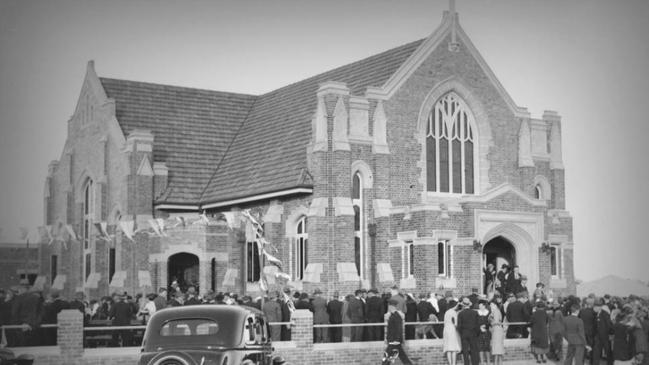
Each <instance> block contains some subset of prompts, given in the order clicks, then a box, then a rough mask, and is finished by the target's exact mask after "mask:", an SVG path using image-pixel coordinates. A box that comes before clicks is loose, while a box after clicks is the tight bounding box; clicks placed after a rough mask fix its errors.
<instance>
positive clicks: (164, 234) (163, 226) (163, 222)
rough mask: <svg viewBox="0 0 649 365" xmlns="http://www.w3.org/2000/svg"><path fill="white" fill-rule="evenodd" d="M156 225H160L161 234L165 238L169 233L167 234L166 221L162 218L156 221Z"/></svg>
mask: <svg viewBox="0 0 649 365" xmlns="http://www.w3.org/2000/svg"><path fill="white" fill-rule="evenodd" d="M155 221H156V223H158V228H160V233H161V234H162V235H163V236H165V237H166V236H167V233H165V221H164V219H162V218H156V219H155Z"/></svg>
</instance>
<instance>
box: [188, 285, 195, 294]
mask: <svg viewBox="0 0 649 365" xmlns="http://www.w3.org/2000/svg"><path fill="white" fill-rule="evenodd" d="M187 294H196V288H194V287H193V286H190V287H189V288H187Z"/></svg>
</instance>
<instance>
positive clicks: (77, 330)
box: [12, 310, 565, 365]
mask: <svg viewBox="0 0 649 365" xmlns="http://www.w3.org/2000/svg"><path fill="white" fill-rule="evenodd" d="M81 318H82V317H81V313H80V312H79V311H77V310H64V311H62V312H61V313H60V314H59V330H58V336H59V337H58V344H59V345H58V346H47V347H23V348H14V349H12V350H13V351H14V352H15V353H16V355H20V354H23V353H25V354H31V355H33V356H35V361H34V364H35V365H50V364H51V365H55V364H56V365H58V364H70V365H113V364H115V365H122V364H124V365H125V364H129V365H132V364H136V363H137V361H138V359H139V355H140V348H139V347H121V348H97V349H84V348H83V336H82V335H81V334H82V333H83V321H82V320H81ZM293 320H294V321H295V327H293V330H292V333H293V338H294V339H295V340H294V341H288V342H277V343H274V344H273V346H274V347H275V353H276V354H278V355H281V356H282V357H284V359H286V360H287V361H288V362H290V363H292V364H293V365H297V364H314V365H320V364H321V365H325V364H341V363H354V364H377V363H378V361H380V359H381V357H382V356H383V351H384V350H385V344H384V343H383V342H382V341H375V342H343V343H317V344H314V343H313V329H312V326H313V314H312V313H311V312H309V311H307V310H297V311H295V313H294V314H293ZM404 347H405V350H406V353H407V354H408V356H409V357H410V359H411V360H412V361H413V363H415V364H426V365H428V364H431V365H432V364H440V365H441V364H446V360H445V358H444V354H443V353H442V340H409V341H406V343H405V346H404ZM564 349H565V346H564ZM532 359H533V358H532V355H531V354H530V343H529V339H517V340H505V357H504V360H505V361H506V362H508V363H520V362H524V361H526V360H529V361H532Z"/></svg>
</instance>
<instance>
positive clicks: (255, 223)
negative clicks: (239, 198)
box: [241, 209, 264, 237]
mask: <svg viewBox="0 0 649 365" xmlns="http://www.w3.org/2000/svg"><path fill="white" fill-rule="evenodd" d="M241 214H243V216H244V217H246V218H248V220H249V221H250V223H252V225H253V227H254V229H255V231H257V234H258V235H259V236H260V237H261V236H263V234H264V229H263V228H262V227H261V224H259V221H257V219H256V218H255V217H253V216H252V214H250V210H248V209H246V210H244V211H243V212H241Z"/></svg>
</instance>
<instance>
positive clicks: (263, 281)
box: [259, 275, 268, 292]
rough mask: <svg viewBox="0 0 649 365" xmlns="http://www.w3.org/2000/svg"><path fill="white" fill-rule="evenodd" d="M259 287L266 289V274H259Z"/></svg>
mask: <svg viewBox="0 0 649 365" xmlns="http://www.w3.org/2000/svg"><path fill="white" fill-rule="evenodd" d="M259 289H261V290H262V291H264V292H265V291H268V282H267V281H266V276H264V275H260V276H259Z"/></svg>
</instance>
